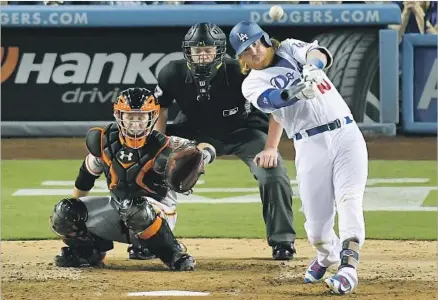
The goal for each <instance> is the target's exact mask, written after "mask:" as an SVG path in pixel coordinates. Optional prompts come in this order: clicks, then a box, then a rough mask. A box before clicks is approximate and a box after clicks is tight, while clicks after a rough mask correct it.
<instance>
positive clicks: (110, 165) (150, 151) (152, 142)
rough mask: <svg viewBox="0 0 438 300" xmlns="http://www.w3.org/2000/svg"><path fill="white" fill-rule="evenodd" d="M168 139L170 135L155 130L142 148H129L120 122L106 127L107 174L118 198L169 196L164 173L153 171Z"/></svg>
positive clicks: (104, 145)
mask: <svg viewBox="0 0 438 300" xmlns="http://www.w3.org/2000/svg"><path fill="white" fill-rule="evenodd" d="M167 141H168V138H167V137H166V136H164V135H163V134H161V133H159V132H157V131H153V132H152V133H151V134H150V135H149V137H148V138H147V141H146V144H145V145H144V146H143V147H142V148H139V149H132V148H127V147H124V146H122V144H121V142H120V139H119V130H118V127H117V125H116V124H112V125H109V126H108V127H107V128H105V130H104V131H103V137H102V139H101V144H102V147H101V149H102V160H103V161H104V173H105V176H106V179H107V183H108V187H109V189H110V191H111V193H112V194H113V196H114V197H115V198H116V199H118V200H122V199H124V198H126V197H134V196H150V197H153V198H159V199H160V198H164V197H165V196H166V194H167V187H166V186H165V184H164V181H163V176H162V175H159V174H157V173H156V172H155V171H154V170H153V165H154V161H155V159H156V158H157V156H158V155H159V154H160V153H161V152H163V150H166V148H168V147H167Z"/></svg>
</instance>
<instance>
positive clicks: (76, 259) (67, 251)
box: [55, 247, 106, 268]
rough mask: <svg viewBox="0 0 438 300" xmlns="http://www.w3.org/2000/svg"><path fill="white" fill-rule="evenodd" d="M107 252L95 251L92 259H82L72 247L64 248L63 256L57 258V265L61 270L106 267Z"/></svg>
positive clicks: (62, 250) (62, 249)
mask: <svg viewBox="0 0 438 300" xmlns="http://www.w3.org/2000/svg"><path fill="white" fill-rule="evenodd" d="M105 255H106V253H105V252H97V250H93V254H92V255H91V256H90V257H87V258H85V257H81V256H80V255H79V254H78V253H77V251H75V250H74V249H72V248H70V247H62V248H61V254H60V255H56V256H55V265H56V266H57V267H61V268H85V267H104V263H103V260H104V259H105Z"/></svg>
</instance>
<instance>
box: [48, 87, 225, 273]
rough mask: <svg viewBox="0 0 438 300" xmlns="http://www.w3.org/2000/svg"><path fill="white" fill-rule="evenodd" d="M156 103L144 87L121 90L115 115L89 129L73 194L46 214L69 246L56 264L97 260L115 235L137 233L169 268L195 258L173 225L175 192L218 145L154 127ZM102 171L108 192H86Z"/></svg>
mask: <svg viewBox="0 0 438 300" xmlns="http://www.w3.org/2000/svg"><path fill="white" fill-rule="evenodd" d="M159 110H160V106H159V104H158V102H157V99H156V98H155V96H154V95H153V93H152V92H150V91H149V90H147V89H140V88H132V89H127V90H125V91H122V92H121V94H120V96H119V97H118V99H117V102H116V103H115V104H114V116H115V119H116V122H113V123H111V124H109V125H108V126H106V127H105V128H92V129H90V130H89V132H88V133H87V136H86V146H87V149H88V151H89V154H88V156H87V157H86V158H85V160H84V162H83V164H82V166H81V168H80V170H79V175H78V176H77V178H76V182H75V188H74V192H73V198H67V199H62V200H61V201H59V203H58V204H57V205H56V206H55V208H54V211H53V214H52V216H51V218H50V221H51V226H52V229H53V230H54V231H55V232H56V233H57V234H59V235H60V236H62V237H63V241H64V243H65V244H67V246H68V247H63V248H62V249H61V255H58V256H56V257H55V263H56V265H57V266H59V267H80V266H101V265H103V259H104V258H105V254H106V252H107V251H109V250H111V249H112V248H113V241H117V242H121V243H128V244H129V243H131V242H132V241H133V240H136V242H137V243H139V244H141V245H143V246H144V247H146V248H147V249H149V251H150V252H151V253H152V254H154V255H155V256H156V257H158V258H160V259H161V260H162V261H163V262H164V263H165V264H166V265H167V266H169V267H170V268H171V269H175V270H180V271H189V270H193V269H194V267H195V264H196V262H195V259H194V258H193V257H192V256H190V255H189V254H187V253H186V249H185V247H184V246H183V245H182V244H180V243H179V242H178V241H177V240H176V238H175V236H174V234H173V232H172V230H173V228H174V226H175V222H176V211H175V206H176V202H175V196H174V194H175V193H174V192H173V191H177V192H182V193H183V192H189V191H190V190H191V188H192V187H193V186H194V185H195V184H196V181H197V180H198V178H199V176H200V175H201V174H203V173H204V165H205V164H208V163H211V162H213V160H214V159H215V157H216V152H215V149H214V148H213V147H212V146H211V145H210V144H207V143H200V144H199V145H196V144H195V143H194V142H192V141H190V140H187V139H183V138H179V137H175V136H171V137H167V136H165V135H163V134H161V133H160V132H158V131H153V130H152V128H153V126H154V124H155V122H156V120H157V118H158V115H159ZM102 173H104V174H105V177H106V180H107V184H108V188H109V190H110V196H106V197H90V196H87V195H88V192H89V191H90V190H91V189H92V187H93V186H94V182H95V180H96V179H97V178H98V177H99V176H100V175H101V174H102ZM172 190H173V191H172Z"/></svg>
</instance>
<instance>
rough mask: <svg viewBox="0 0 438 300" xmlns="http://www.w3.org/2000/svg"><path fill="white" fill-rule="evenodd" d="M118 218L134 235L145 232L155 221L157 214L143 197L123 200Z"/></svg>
mask: <svg viewBox="0 0 438 300" xmlns="http://www.w3.org/2000/svg"><path fill="white" fill-rule="evenodd" d="M119 214H120V218H121V219H122V221H123V222H125V224H126V226H127V227H128V228H129V229H130V230H131V231H132V232H134V233H135V234H137V235H138V234H141V233H143V232H144V231H145V230H147V229H148V228H149V227H150V226H151V225H152V224H154V222H155V221H156V219H157V213H156V212H155V209H154V208H153V207H152V205H151V204H150V203H149V202H148V201H147V199H146V198H145V197H135V198H131V199H125V200H123V202H122V204H121V205H120V209H119Z"/></svg>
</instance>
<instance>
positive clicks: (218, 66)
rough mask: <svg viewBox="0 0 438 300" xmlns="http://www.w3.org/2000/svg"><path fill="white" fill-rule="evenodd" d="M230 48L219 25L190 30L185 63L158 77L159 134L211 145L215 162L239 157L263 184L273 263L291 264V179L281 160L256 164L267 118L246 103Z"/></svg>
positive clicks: (175, 63)
mask: <svg viewBox="0 0 438 300" xmlns="http://www.w3.org/2000/svg"><path fill="white" fill-rule="evenodd" d="M226 43H227V39H226V35H225V34H224V32H223V31H222V30H221V29H220V28H219V27H218V26H216V25H213V24H210V23H199V24H196V25H194V26H192V27H191V28H190V29H189V31H188V32H187V34H186V36H185V37H184V41H183V42H182V50H183V53H184V59H181V60H176V61H172V62H170V63H168V64H167V65H166V66H165V67H164V68H163V69H162V70H161V71H160V73H159V75H158V85H157V88H156V96H158V98H159V102H160V105H161V111H160V116H159V118H158V121H157V124H156V126H155V129H156V130H159V131H161V132H163V133H164V132H166V134H167V135H176V136H180V137H185V138H188V139H193V140H199V141H203V142H207V143H211V144H212V145H213V146H214V147H215V148H216V151H217V156H223V155H231V154H234V155H236V156H237V157H239V158H240V159H241V160H242V161H243V162H244V163H245V164H246V165H247V166H248V167H249V169H250V171H251V173H252V174H253V175H254V177H255V179H256V180H257V181H258V183H259V190H260V197H261V199H262V203H263V219H264V221H265V224H266V232H267V237H268V244H269V245H270V246H271V247H272V257H273V258H274V259H276V260H289V259H292V258H293V255H294V253H295V247H294V241H295V230H294V227H293V213H292V189H291V187H290V182H289V177H288V176H287V171H286V168H285V166H284V162H283V160H282V158H281V157H280V156H279V161H278V164H277V166H276V167H273V168H270V169H263V168H259V167H257V166H256V165H255V164H254V162H253V160H254V157H255V156H256V154H257V153H259V152H260V151H262V150H263V148H264V146H265V143H266V138H267V131H268V122H269V116H268V115H266V114H264V113H262V112H259V111H258V110H256V109H254V108H253V107H252V106H251V105H250V103H249V102H247V101H246V99H245V98H244V97H243V95H242V91H241V86H242V82H243V79H244V75H242V73H241V72H240V67H239V63H238V62H237V61H236V60H234V59H231V58H227V57H225V51H226ZM174 100H175V101H176V102H177V103H178V105H179V107H180V109H181V111H180V112H179V114H178V115H177V117H176V119H175V121H174V123H173V124H169V125H166V124H167V120H168V108H169V107H170V106H171V105H172V103H173V101H174ZM166 126H167V128H166Z"/></svg>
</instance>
